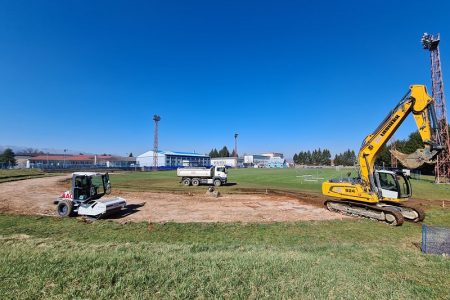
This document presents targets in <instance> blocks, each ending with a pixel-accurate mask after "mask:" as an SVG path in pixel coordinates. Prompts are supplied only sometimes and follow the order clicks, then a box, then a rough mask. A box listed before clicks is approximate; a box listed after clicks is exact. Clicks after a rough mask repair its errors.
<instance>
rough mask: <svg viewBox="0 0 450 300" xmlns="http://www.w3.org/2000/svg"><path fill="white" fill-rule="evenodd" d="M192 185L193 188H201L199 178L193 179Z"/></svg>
mask: <svg viewBox="0 0 450 300" xmlns="http://www.w3.org/2000/svg"><path fill="white" fill-rule="evenodd" d="M192 185H193V186H199V185H200V180H199V179H198V178H194V179H192Z"/></svg>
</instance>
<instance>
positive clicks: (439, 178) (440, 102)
mask: <svg viewBox="0 0 450 300" xmlns="http://www.w3.org/2000/svg"><path fill="white" fill-rule="evenodd" d="M440 40H441V39H440V36H439V33H438V34H437V35H431V34H428V33H424V34H423V36H422V46H423V48H424V49H426V50H429V51H430V58H431V86H432V96H433V99H434V107H435V109H436V117H437V121H438V125H439V131H440V135H441V136H440V140H441V142H442V144H443V146H444V147H445V149H444V151H442V152H441V154H439V155H438V157H437V161H436V165H435V167H434V171H435V182H436V183H448V182H449V179H450V153H449V149H450V140H449V135H448V122H447V107H446V104H445V96H444V81H443V79H442V68H441V55H440V53H439V42H440Z"/></svg>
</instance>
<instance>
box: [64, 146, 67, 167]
mask: <svg viewBox="0 0 450 300" xmlns="http://www.w3.org/2000/svg"><path fill="white" fill-rule="evenodd" d="M66 152H67V149H64V162H63V169H65V168H66Z"/></svg>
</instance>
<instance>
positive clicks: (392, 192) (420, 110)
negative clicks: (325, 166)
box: [322, 85, 443, 226]
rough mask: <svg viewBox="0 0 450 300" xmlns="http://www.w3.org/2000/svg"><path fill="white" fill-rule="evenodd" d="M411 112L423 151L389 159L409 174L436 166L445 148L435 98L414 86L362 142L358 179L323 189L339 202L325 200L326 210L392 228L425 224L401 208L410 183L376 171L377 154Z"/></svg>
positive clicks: (418, 212) (415, 212) (419, 214)
mask: <svg viewBox="0 0 450 300" xmlns="http://www.w3.org/2000/svg"><path fill="white" fill-rule="evenodd" d="M410 113H412V114H413V117H414V120H415V122H416V125H417V128H418V130H419V134H420V137H421V138H422V141H423V143H424V145H425V147H424V148H423V149H418V150H417V151H416V152H414V153H412V154H403V153H400V152H398V151H395V150H392V151H391V154H392V155H394V156H395V157H396V158H397V159H398V160H399V161H400V162H401V164H402V165H403V166H405V167H406V168H409V169H414V168H418V167H420V166H422V165H423V164H425V163H428V164H432V163H434V161H435V159H436V156H437V155H438V154H439V153H440V152H441V151H442V150H443V146H442V143H441V141H440V140H439V136H440V135H439V132H438V130H439V126H438V124H437V121H436V113H435V109H434V105H433V99H432V98H431V97H430V96H429V95H428V93H427V90H426V87H425V86H424V85H412V86H410V88H409V91H408V93H407V94H406V95H405V96H404V97H403V98H402V99H401V100H400V102H399V103H398V105H397V106H396V107H395V108H394V109H393V110H392V111H391V112H390V113H389V114H388V116H387V117H386V118H385V119H384V120H383V122H381V124H380V125H379V126H378V128H377V129H375V131H374V132H373V133H372V134H370V135H368V136H367V137H366V138H365V139H364V141H363V143H362V146H361V149H360V151H359V154H358V165H359V174H358V177H356V178H337V179H331V180H329V181H326V182H324V183H323V184H322V193H323V194H324V195H325V196H330V197H333V198H338V199H329V200H327V201H325V206H326V208H327V209H328V210H330V211H335V212H340V213H343V214H348V215H354V216H360V217H366V218H370V219H375V220H378V221H381V222H385V223H388V224H391V225H395V226H400V225H402V224H403V222H404V220H407V221H412V222H421V221H423V219H424V218H425V213H424V211H423V210H422V209H420V208H418V207H413V206H411V205H408V204H406V203H405V202H406V201H407V200H408V198H409V197H410V196H411V194H412V189H411V183H410V181H409V178H408V177H407V176H406V175H405V174H403V172H401V171H390V170H382V169H376V168H375V160H376V157H377V155H378V153H379V152H380V150H381V149H382V147H383V146H384V145H386V143H387V142H388V141H389V139H390V138H391V137H392V135H393V134H394V133H395V131H396V130H397V129H398V128H399V127H400V125H401V124H402V122H403V121H404V120H405V119H406V118H407V117H408V115H409V114H410Z"/></svg>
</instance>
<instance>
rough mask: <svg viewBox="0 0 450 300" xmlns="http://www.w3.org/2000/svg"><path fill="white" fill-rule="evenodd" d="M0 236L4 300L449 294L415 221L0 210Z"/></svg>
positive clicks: (438, 261)
mask: <svg viewBox="0 0 450 300" xmlns="http://www.w3.org/2000/svg"><path fill="white" fill-rule="evenodd" d="M449 221H450V220H449V219H448V217H447V222H449ZM439 222H441V221H439ZM449 223H450V222H449ZM0 235H1V236H0V239H1V242H0V265H1V266H2V267H1V268H0V283H1V284H0V294H1V295H2V298H3V299H12V298H14V299H17V298H33V299H35V298H89V299H98V298H100V299H108V298H114V299H118V298H121V299H122V298H126V299H141V298H153V299H161V298H163V299H167V298H253V299H256V298H266V299H273V298H301V299H326V298H328V299H335V298H339V299H448V298H449V297H450V289H449V288H448V287H449V286H450V259H449V258H446V257H442V256H432V255H424V254H421V252H420V250H419V248H418V247H419V243H420V226H419V225H417V224H406V225H404V226H402V227H390V226H386V225H384V224H379V223H376V222H372V221H366V220H350V221H324V222H298V223H274V224H247V225H243V224H174V223H169V224H164V225H162V224H146V223H131V224H126V225H120V224H117V223H114V222H109V221H100V222H95V223H93V224H87V223H84V222H80V221H78V220H76V219H64V220H62V219H57V218H50V217H25V216H9V215H0Z"/></svg>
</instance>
